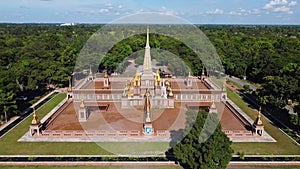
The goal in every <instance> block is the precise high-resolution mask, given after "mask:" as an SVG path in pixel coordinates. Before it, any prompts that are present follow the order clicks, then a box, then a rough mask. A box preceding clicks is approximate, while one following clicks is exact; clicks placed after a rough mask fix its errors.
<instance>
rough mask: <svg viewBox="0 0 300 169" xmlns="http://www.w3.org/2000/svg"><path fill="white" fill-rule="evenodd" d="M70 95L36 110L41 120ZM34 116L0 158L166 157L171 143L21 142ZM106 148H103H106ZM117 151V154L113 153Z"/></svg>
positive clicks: (4, 144)
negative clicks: (15, 156) (12, 156)
mask: <svg viewBox="0 0 300 169" xmlns="http://www.w3.org/2000/svg"><path fill="white" fill-rule="evenodd" d="M65 97H66V94H58V95H56V96H55V97H53V98H52V99H51V100H49V101H48V102H47V103H46V104H45V105H43V106H42V107H41V108H40V109H38V110H37V111H36V114H37V116H38V118H39V119H41V118H42V117H44V116H45V115H46V114H47V113H49V112H50V111H51V110H52V109H53V108H54V107H55V106H56V105H57V104H58V103H60V102H61V101H62V100H63V99H64V98H65ZM31 120H32V116H30V117H28V118H27V119H26V120H24V121H23V122H22V123H21V124H20V125H18V126H17V127H16V128H15V129H13V130H12V131H11V132H9V133H8V134H7V135H6V136H4V137H3V138H2V139H1V140H0V145H1V149H0V155H77V154H80V155H107V154H113V153H114V152H118V153H119V154H130V155H139V154H143V155H149V154H163V153H164V151H165V150H167V149H168V147H169V143H166V142H165V143H143V142H141V143H94V142H86V143H83V142H78V143H76V142H74V143H71V142H17V141H18V139H19V138H21V137H22V136H23V135H24V134H25V133H26V132H27V131H28V130H29V125H30V122H31ZM102 147H103V148H102ZM111 152H113V153H111Z"/></svg>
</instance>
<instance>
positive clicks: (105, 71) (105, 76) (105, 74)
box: [104, 70, 108, 78]
mask: <svg viewBox="0 0 300 169" xmlns="http://www.w3.org/2000/svg"><path fill="white" fill-rule="evenodd" d="M104 78H108V74H107V70H104Z"/></svg>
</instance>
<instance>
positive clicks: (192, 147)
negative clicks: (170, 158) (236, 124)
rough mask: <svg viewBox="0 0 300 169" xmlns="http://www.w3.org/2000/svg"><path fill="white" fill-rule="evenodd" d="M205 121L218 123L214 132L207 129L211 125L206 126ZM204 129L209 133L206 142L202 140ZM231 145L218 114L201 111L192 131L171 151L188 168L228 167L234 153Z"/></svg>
mask: <svg viewBox="0 0 300 169" xmlns="http://www.w3.org/2000/svg"><path fill="white" fill-rule="evenodd" d="M189 113H195V112H189ZM187 117H189V115H187ZM206 119H207V120H208V121H206ZM205 123H207V124H216V123H218V126H217V128H216V130H215V131H214V133H212V134H211V135H210V132H209V131H208V130H207V129H208V128H209V127H207V126H205V127H204V124H205ZM186 127H187V128H188V127H190V124H189V123H187V126H186ZM210 127H211V126H210ZM202 130H204V133H206V134H207V135H206V136H205V137H208V139H207V140H206V141H204V142H202V141H200V140H203V138H202V135H201V136H200V133H201V131H202ZM230 145H231V141H230V140H229V138H228V137H227V136H226V135H225V134H224V133H223V132H222V130H221V126H220V124H219V119H218V117H217V115H216V114H208V113H207V112H206V111H200V112H199V113H198V116H197V119H196V121H195V123H194V125H193V127H192V128H191V130H190V132H189V133H188V134H187V135H186V136H185V138H184V139H183V140H182V141H181V142H179V143H178V144H177V145H176V146H174V147H173V149H172V150H171V152H172V153H173V154H174V156H175V158H177V159H178V160H179V161H180V162H181V164H182V165H183V166H184V167H186V168H193V169H198V168H201V169H212V168H226V166H227V165H228V163H229V161H230V159H231V157H232V153H233V150H232V148H231V147H230Z"/></svg>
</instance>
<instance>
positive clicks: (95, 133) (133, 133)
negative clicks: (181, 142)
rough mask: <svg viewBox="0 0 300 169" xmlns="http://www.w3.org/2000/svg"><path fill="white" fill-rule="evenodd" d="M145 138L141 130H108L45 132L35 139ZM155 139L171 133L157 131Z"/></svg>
mask: <svg viewBox="0 0 300 169" xmlns="http://www.w3.org/2000/svg"><path fill="white" fill-rule="evenodd" d="M140 136H143V134H142V132H141V131H139V130H129V131H128V130H120V131H106V130H86V131H84V130H45V131H43V132H42V133H41V134H40V135H39V136H37V135H34V136H33V137H49V138H54V137H59V138H62V137H65V138H85V137H95V138H96V137H105V138H107V137H127V138H128V137H140ZM153 136H155V137H163V138H169V137H170V132H169V131H167V130H159V131H156V132H155V134H154V135H153Z"/></svg>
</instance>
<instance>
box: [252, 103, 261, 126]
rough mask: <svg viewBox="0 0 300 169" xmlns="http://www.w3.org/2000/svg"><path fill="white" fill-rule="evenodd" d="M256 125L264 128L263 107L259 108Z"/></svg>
mask: <svg viewBox="0 0 300 169" xmlns="http://www.w3.org/2000/svg"><path fill="white" fill-rule="evenodd" d="M254 124H255V125H257V126H262V125H263V122H262V120H261V106H260V107H259V110H258V115H257V117H256V120H255V122H254Z"/></svg>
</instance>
